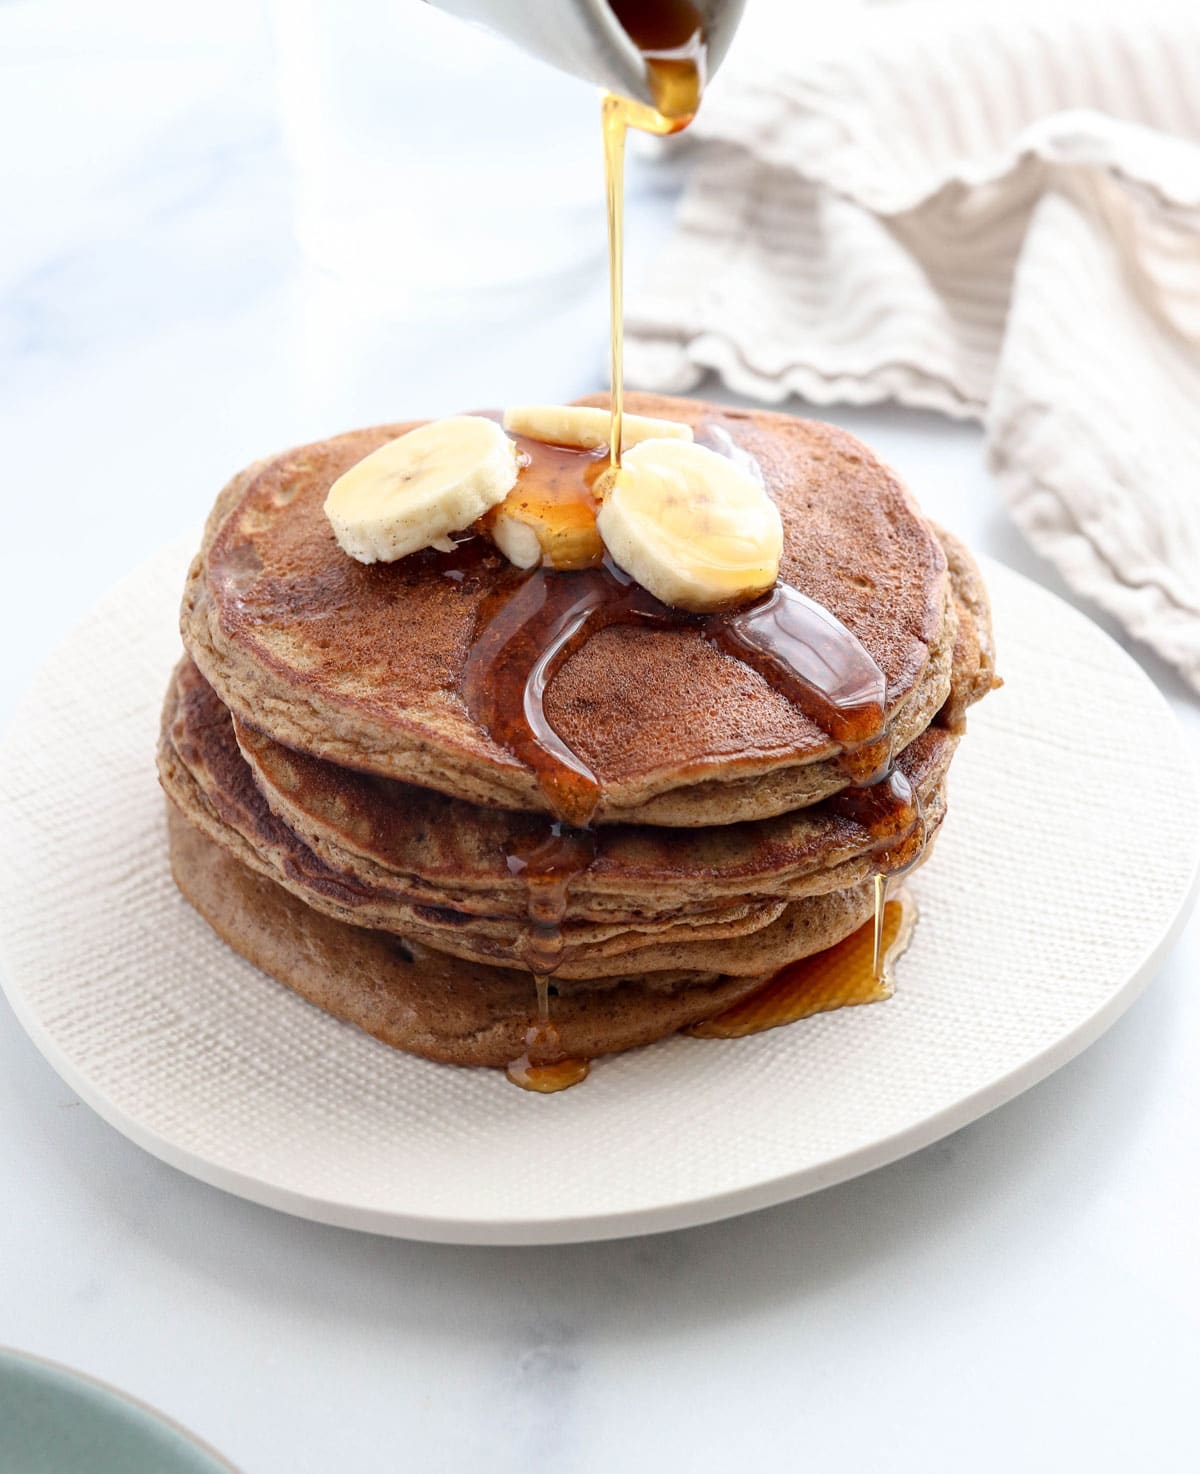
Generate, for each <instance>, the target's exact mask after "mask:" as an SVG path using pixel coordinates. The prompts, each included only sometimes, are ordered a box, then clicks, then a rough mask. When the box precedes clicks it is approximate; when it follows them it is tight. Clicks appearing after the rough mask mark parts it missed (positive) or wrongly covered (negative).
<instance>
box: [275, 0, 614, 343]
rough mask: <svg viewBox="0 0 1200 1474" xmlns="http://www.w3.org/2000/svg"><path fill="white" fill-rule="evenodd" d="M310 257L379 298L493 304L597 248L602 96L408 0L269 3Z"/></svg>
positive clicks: (423, 305)
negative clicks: (599, 100) (386, 0)
mask: <svg viewBox="0 0 1200 1474" xmlns="http://www.w3.org/2000/svg"><path fill="white" fill-rule="evenodd" d="M272 14H273V23H274V30H275V42H276V54H277V61H278V76H279V89H280V105H281V122H282V129H283V136H284V140H285V145H286V147H287V150H288V153H289V156H290V161H291V164H292V168H293V171H294V189H295V219H296V228H297V234H298V237H299V241H300V245H301V248H302V249H303V251H304V252H305V254H306V256H307V257H308V258H309V260H310V261H311V262H312V263H313V264H315V265H316V266H318V267H319V268H321V269H322V270H323V271H326V272H329V273H331V274H332V275H333V276H334V277H336V278H337V279H338V280H339V281H340V282H341V283H342V284H343V285H344V286H346V287H348V288H349V289H351V290H352V291H353V292H354V293H356V294H361V296H362V297H363V298H364V299H367V300H370V302H371V303H372V305H373V306H374V307H375V308H376V309H386V310H394V311H397V312H400V313H402V314H403V315H404V316H406V317H412V316H416V317H422V316H428V315H434V314H442V313H444V312H445V311H446V310H447V309H448V308H454V307H457V306H461V307H462V308H464V309H466V310H470V311H476V312H483V313H485V314H486V315H489V316H490V315H495V313H497V312H503V311H506V310H509V309H510V308H511V306H512V305H513V299H514V298H519V296H520V295H521V293H522V290H528V289H531V288H533V287H535V286H539V287H542V288H544V287H545V286H546V285H547V284H548V283H551V282H565V281H567V280H569V279H570V278H571V277H573V276H575V275H578V274H580V273H583V272H590V271H594V270H595V269H596V266H597V262H598V261H599V260H600V259H601V258H602V257H603V254H604V250H605V234H604V218H603V195H602V189H601V186H600V178H601V175H600V167H601V165H600V130H599V102H598V98H597V96H596V94H595V92H593V91H592V89H590V88H589V87H587V86H586V85H584V84H581V83H580V82H578V81H576V80H574V79H572V78H570V77H567V76H564V75H562V74H561V73H559V72H557V71H555V70H554V69H553V68H551V67H549V66H546V65H544V64H543V63H540V62H537V61H534V60H532V59H530V58H529V57H527V56H525V55H524V54H522V53H521V52H519V51H518V50H517V49H516V48H515V47H513V46H511V45H509V44H508V43H506V42H504V41H502V40H500V39H498V38H496V37H494V36H491V35H489V34H487V33H486V32H484V31H482V30H480V29H478V28H476V27H474V26H469V25H466V24H464V23H463V22H462V21H460V20H457V19H455V18H453V17H451V16H448V15H445V14H443V13H442V12H440V11H436V10H434V9H432V8H431V7H430V6H428V5H424V4H421V3H418V0H388V3H382V4H381V3H374V0H352V3H341V4H339V3H337V0H275V3H274V6H273V12H272Z"/></svg>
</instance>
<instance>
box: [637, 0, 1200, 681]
mask: <svg viewBox="0 0 1200 1474" xmlns="http://www.w3.org/2000/svg"><path fill="white" fill-rule="evenodd" d="M750 9H751V14H752V13H753V0H752V3H751V7H750ZM799 11H800V13H801V16H803V15H804V14H805V13H807V14H809V15H811V14H812V13H813V12H812V11H811V9H810V8H809V7H799ZM789 34H790V38H791V39H790V40H787V41H786V42H785V41H784V38H783V37H782V36H781V34H780V31H779V29H778V28H777V27H773V26H768V27H766V28H765V29H764V31H763V33H762V34H761V35H757V36H755V35H753V34H748V35H747V37H746V41H745V44H741V43H739V46H738V48H737V49H736V50H735V52H734V54H733V55H732V56H731V58H730V61H729V64H728V69H727V71H726V72H725V73H723V74H722V75H721V76H719V77H718V78H717V80H716V82H715V83H714V85H713V88H712V90H711V96H710V99H709V102H708V104H707V105H706V108H705V111H704V112H702V113H701V116H700V119H699V120H698V122H697V124H696V129H695V131H696V132H697V134H698V135H699V136H700V138H701V139H702V143H701V144H700V145H699V147H698V151H697V154H696V157H695V160H694V165H693V169H692V172H691V174H690V176H689V182H688V186H687V189H686V191H685V194H684V198H683V201H682V207H681V211H680V215H679V219H678V222H677V227H676V231H675V234H674V236H673V237H672V239H671V240H670V242H669V243H668V246H667V248H666V249H665V251H664V254H663V257H662V259H661V261H660V263H659V266H658V269H656V271H655V273H654V275H653V277H652V280H651V284H650V286H649V289H648V290H647V292H646V293H645V295H644V296H643V299H642V300H641V301H640V302H639V303H635V304H634V309H633V311H632V312H631V313H630V317H629V320H628V325H627V328H626V334H627V337H626V343H627V348H626V367H627V372H628V376H629V379H630V381H631V382H635V383H638V384H640V385H642V386H644V387H647V388H655V389H662V390H675V391H678V390H686V389H690V388H692V387H694V386H695V385H696V384H698V383H699V382H700V380H701V379H702V378H703V377H704V376H705V375H706V374H707V373H708V372H710V371H712V372H715V373H716V374H717V375H719V377H720V378H721V379H722V380H723V381H724V382H725V383H726V384H727V385H728V387H729V388H731V389H733V390H734V391H736V392H738V393H741V394H745V395H748V396H751V397H754V398H757V399H763V400H767V401H770V402H779V401H781V400H783V399H785V398H786V397H788V396H789V395H791V394H798V395H801V396H803V397H804V398H806V399H808V400H812V401H815V402H817V403H831V402H833V401H839V400H840V401H848V402H850V403H854V404H865V403H872V402H876V401H879V400H884V399H895V400H898V401H900V402H901V403H904V404H908V405H915V406H924V407H927V408H933V409H936V410H940V411H943V412H944V413H946V414H948V415H954V416H959V417H971V418H975V419H978V420H981V421H982V422H983V425H984V427H985V430H986V437H987V445H988V454H989V458H990V463H991V465H992V467H993V468H994V470H995V472H996V476H997V481H998V484H999V486H1000V488H1001V492H1002V495H1003V496H1004V498H1005V500H1006V502H1007V504H1008V506H1009V508H1010V509H1011V512H1012V515H1013V517H1014V518H1015V520H1016V522H1017V523H1018V524H1019V526H1020V527H1021V528H1022V529H1023V530H1024V532H1025V534H1026V535H1027V536H1028V538H1029V540H1030V541H1031V543H1032V544H1033V545H1034V546H1035V547H1036V548H1037V549H1038V550H1039V551H1040V552H1041V553H1043V554H1044V555H1046V556H1047V557H1048V558H1050V559H1051V560H1052V561H1053V562H1054V563H1055V564H1056V565H1057V566H1058V568H1059V569H1060V570H1061V572H1062V574H1063V575H1064V577H1065V578H1066V579H1067V581H1068V582H1069V583H1070V585H1071V586H1072V587H1073V588H1074V589H1075V590H1076V591H1078V592H1079V593H1080V594H1082V595H1084V596H1086V597H1088V598H1091V599H1093V600H1094V601H1095V602H1096V603H1097V604H1098V605H1100V606H1102V607H1103V608H1105V609H1107V610H1109V611H1110V612H1111V613H1112V614H1114V615H1115V616H1116V617H1117V618H1118V619H1119V620H1120V621H1121V622H1122V623H1123V624H1124V625H1125V627H1126V628H1127V629H1128V630H1129V631H1130V632H1131V633H1133V634H1134V635H1136V636H1138V637H1140V638H1141V639H1142V640H1144V641H1146V643H1147V644H1149V645H1150V646H1152V647H1153V648H1154V649H1155V650H1156V651H1158V652H1159V653H1160V654H1161V655H1162V656H1163V657H1164V658H1166V659H1167V660H1168V661H1170V662H1172V663H1173V664H1174V665H1175V666H1177V667H1178V668H1179V670H1180V671H1181V672H1182V673H1183V674H1184V676H1185V677H1186V678H1187V679H1188V680H1189V681H1190V682H1191V683H1192V684H1193V685H1194V686H1196V687H1197V688H1198V689H1200V3H1197V0H1190V3H1188V4H1175V3H1161V4H1154V3H1142V4H1134V3H1129V4H1124V5H1120V6H1106V5H1103V4H1097V3H1095V0H1090V3H1087V4H1080V3H1076V0H1070V3H1066V4H1064V3H1054V0H1046V3H1043V4H1039V5H1032V6H1030V5H1021V4H1015V5H1005V6H1000V7H993V6H988V7H981V8H980V9H978V10H976V9H973V8H972V7H969V6H963V5H962V4H957V3H928V4H914V5H907V6H902V7H900V8H898V9H895V8H889V9H887V10H883V11H879V10H870V11H856V12H854V13H853V14H852V15H850V16H849V17H848V18H847V19H846V21H845V23H844V24H843V23H839V24H837V25H836V26H834V27H833V28H832V29H826V30H825V31H824V32H823V33H821V34H820V35H819V36H818V35H815V34H814V33H813V32H812V31H811V29H810V28H809V27H808V26H806V25H805V24H803V23H800V24H796V25H793V26H792V27H791V29H790V33H789Z"/></svg>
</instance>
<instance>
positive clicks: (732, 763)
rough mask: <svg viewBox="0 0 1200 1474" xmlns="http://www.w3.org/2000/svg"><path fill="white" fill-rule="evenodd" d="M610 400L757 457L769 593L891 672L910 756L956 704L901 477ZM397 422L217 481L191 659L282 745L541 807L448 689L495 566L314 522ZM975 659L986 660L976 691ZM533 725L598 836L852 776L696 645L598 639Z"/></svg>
mask: <svg viewBox="0 0 1200 1474" xmlns="http://www.w3.org/2000/svg"><path fill="white" fill-rule="evenodd" d="M587 402H591V403H597V402H603V400H602V399H598V398H594V399H592V400H591V401H587ZM628 408H629V410H630V411H631V412H634V413H638V414H650V415H659V416H664V417H667V418H673V419H679V420H685V421H687V422H688V423H690V424H692V425H693V426H701V425H703V424H705V423H709V424H716V425H720V426H723V427H724V428H725V429H726V430H727V431H728V433H729V434H730V435H731V436H732V437H733V439H734V440H735V441H736V442H737V443H738V444H739V445H740V446H741V447H742V448H744V449H745V450H746V451H748V452H749V453H750V454H751V455H753V456H754V457H755V458H756V459H757V460H758V462H759V464H760V465H761V467H762V470H763V473H764V476H765V479H766V484H767V488H768V490H769V492H770V493H771V495H772V496H773V497H774V499H775V500H776V502H777V503H778V505H779V508H780V511H781V514H782V518H783V524H784V554H783V560H782V565H781V569H780V577H781V579H783V580H784V581H785V582H787V583H789V584H791V585H792V586H793V587H795V588H797V589H798V590H800V591H801V592H802V593H804V594H807V595H808V596H810V597H811V598H813V599H815V600H816V601H817V602H819V603H821V604H823V605H824V606H825V607H826V608H828V609H829V610H831V611H832V612H833V613H834V614H835V615H836V616H837V617H838V618H839V619H840V620H841V621H842V622H843V623H844V624H845V625H846V626H847V627H848V628H849V629H850V630H851V631H852V632H853V633H854V634H855V635H856V636H857V637H858V638H859V640H861V641H862V643H863V645H865V647H866V648H867V650H868V651H869V652H870V654H871V655H872V656H873V658H874V659H875V661H876V662H877V663H878V665H879V666H880V667H881V669H882V670H883V672H884V674H885V676H886V678H887V690H888V700H887V721H888V726H889V730H890V731H891V735H892V740H893V743H894V745H895V746H896V747H897V748H899V747H901V746H903V745H906V744H907V742H909V741H910V740H911V739H912V738H913V737H914V736H916V734H917V733H918V732H919V731H921V730H923V729H924V727H925V726H927V725H928V724H929V722H930V721H931V720H932V718H933V717H934V716H935V715H936V713H937V711H938V710H939V709H940V708H941V707H942V706H943V705H944V704H945V703H946V701H947V698H948V697H950V696H951V694H952V693H951V668H952V661H953V657H954V647H955V642H956V640H957V639H959V628H958V624H959V617H958V612H957V608H956V604H955V601H954V599H953V598H952V596H951V589H950V582H949V579H948V576H947V561H946V556H945V554H944V552H943V548H942V546H941V543H940V542H939V539H938V537H937V535H936V534H935V531H934V529H933V528H932V527H931V526H930V524H929V523H928V522H927V521H925V519H924V518H922V517H921V515H920V513H919V512H918V510H917V508H916V506H915V504H914V503H913V501H912V499H911V497H910V496H909V495H908V493H907V491H906V490H905V489H904V487H903V486H902V485H901V484H900V482H899V481H898V480H897V479H896V477H895V476H894V475H893V474H892V473H891V472H890V471H889V470H888V469H887V468H886V467H885V466H883V465H882V464H881V463H880V462H879V461H878V460H877V459H876V458H875V457H874V456H873V455H872V454H871V452H870V451H869V450H868V449H867V448H866V447H865V446H864V445H863V444H862V443H861V442H859V441H858V440H856V439H855V438H854V437H853V436H851V435H848V434H846V433H845V432H844V431H841V430H839V429H837V428H835V427H833V426H830V425H825V424H821V423H818V422H814V421H806V420H799V419H796V418H793V417H791V416H787V415H779V414H770V413H766V412H761V411H753V412H752V411H743V410H727V409H722V408H720V407H718V406H714V405H706V404H703V403H699V402H696V401H691V400H675V399H665V398H659V397H655V396H646V395H631V396H630V397H629V404H628ZM411 428H413V426H412V425H403V424H401V425H389V426H383V427H379V428H377V429H372V430H362V431H355V432H352V433H350V434H347V435H342V436H338V437H336V438H334V439H332V440H327V441H321V442H318V443H316V444H314V445H309V446H305V447H302V448H300V449H298V450H294V451H290V452H288V453H286V454H284V455H281V456H277V457H275V458H274V459H272V460H269V461H265V462H260V463H259V464H257V465H256V466H253V467H251V468H250V469H249V470H247V471H245V472H243V473H242V474H241V475H240V476H238V477H237V478H235V480H234V481H233V482H231V483H230V485H229V486H228V487H226V489H225V490H224V492H223V493H222V494H221V497H220V498H219V500H218V502H217V505H216V507H215V508H214V511H213V513H212V516H211V517H210V519H209V523H208V527H207V529H206V533H205V539H204V544H203V547H202V549H201V552H200V554H199V556H198V557H197V558H196V560H195V561H194V563H193V566H192V569H191V572H190V575H189V580H188V586H187V589H186V592H185V596H184V604H183V611H182V628H183V635H184V641H185V644H186V645H187V648H188V650H189V652H190V654H191V655H192V658H193V659H194V660H195V662H196V664H197V665H198V666H199V667H200V669H201V671H202V672H203V674H204V675H205V677H206V678H207V680H208V681H209V682H210V683H211V684H212V685H213V687H214V688H215V689H216V691H217V692H218V694H219V695H220V697H221V699H222V700H223V701H224V702H225V703H226V705H228V706H229V707H230V709H231V710H232V711H233V712H235V713H236V714H237V715H239V716H241V717H243V718H245V719H247V720H248V721H250V722H251V723H253V725H254V726H255V727H257V728H259V729H260V730H262V731H265V732H266V733H267V734H269V735H270V736H271V737H272V738H274V739H275V740H277V741H279V742H282V743H284V744H286V745H289V746H292V747H295V748H297V749H299V750H300V751H304V752H308V753H311V754H313V755H315V756H318V757H322V758H326V759H329V760H330V761H333V762H336V763H339V764H342V765H344V766H347V767H351V768H356V769H359V770H361V771H364V772H373V773H378V774H381V775H383V776H386V777H391V778H399V779H402V780H404V781H406V782H409V783H415V784H420V785H424V786H426V787H430V788H434V789H438V790H440V791H442V792H445V793H448V794H451V795H453V796H456V797H462V798H467V799H471V800H473V801H476V802H479V803H484V804H491V805H493V806H496V807H504V808H512V809H534V810H537V809H542V810H545V809H546V808H547V807H548V803H547V801H546V799H545V797H544V796H543V794H542V791H541V789H540V787H539V785H538V783H537V780H536V777H535V775H534V774H533V773H532V772H531V771H530V770H529V769H527V768H526V767H525V766H524V765H523V764H522V763H520V762H519V761H518V760H517V759H516V758H515V757H514V756H513V755H512V754H510V753H509V752H508V751H506V750H505V749H504V748H503V747H502V746H500V745H498V744H497V743H496V742H494V741H493V740H492V739H491V737H490V736H489V735H488V733H487V732H486V731H484V730H483V729H482V728H481V727H480V726H478V725H477V724H476V723H475V722H474V721H473V720H472V719H471V717H470V715H469V714H468V712H467V709H466V707H465V704H464V702H463V698H462V696H461V694H460V683H461V677H462V672H463V667H464V663H465V661H466V658H467V655H468V652H469V651H470V648H471V644H472V640H473V637H474V635H475V630H476V621H477V616H478V613H479V610H480V606H481V604H482V602H483V600H484V598H485V596H486V595H487V593H488V592H489V590H492V589H494V588H495V587H496V585H497V583H498V582H499V581H500V580H502V579H504V578H511V577H512V576H513V575H512V570H511V568H510V566H509V565H508V564H507V563H506V561H505V560H504V559H503V557H502V556H501V555H500V554H499V553H494V554H489V555H487V556H485V557H483V558H482V559H481V560H479V561H477V562H476V563H475V564H474V565H473V566H472V568H471V570H470V574H469V576H467V577H465V578H459V579H457V580H453V579H450V578H447V577H446V576H445V573H444V568H445V559H444V558H443V556H442V555H439V554H435V553H421V554H416V555H413V556H411V557H409V558H405V559H402V560H400V561H399V562H396V563H391V564H375V565H370V566H364V565H362V564H359V563H356V562H355V561H354V560H353V559H351V558H350V557H348V556H347V555H346V554H345V553H343V552H342V550H341V549H340V548H339V547H338V545H337V543H336V542H335V541H334V537H333V533H332V531H331V529H330V527H329V524H328V522H327V521H326V518H325V516H324V513H323V510H322V504H323V502H324V500H325V496H326V493H327V491H328V489H329V487H330V485H331V484H332V482H333V481H334V480H335V479H336V477H338V476H339V475H340V474H341V473H342V472H343V471H345V470H346V469H347V468H348V467H349V466H351V465H352V464H354V463H355V462H356V461H358V460H359V459H361V458H362V457H363V456H365V455H367V454H368V453H369V452H370V451H372V450H374V449H375V448H376V447H377V446H379V445H381V444H382V443H384V442H385V441H386V440H389V439H391V438H392V437H394V436H396V435H399V434H402V433H404V431H406V430H408V429H411ZM562 576H563V577H569V576H570V575H562ZM976 645H977V646H978V645H979V641H978V639H976ZM960 646H961V642H960ZM980 648H982V647H980ZM960 660H961V650H960ZM981 666H982V656H980V657H978V658H977V659H976V670H975V671H973V672H971V673H970V677H971V679H975V678H976V677H977V675H978V670H979V669H980V668H981ZM988 678H989V680H990V672H989V675H988ZM972 694H973V693H972ZM966 699H969V697H968V698H966ZM959 704H960V705H961V704H962V700H961V698H960V703H959ZM546 711H547V715H548V717H549V719H550V721H551V723H552V725H553V727H554V729H555V730H556V731H557V732H558V733H559V735H560V736H561V737H562V738H563V739H564V740H565V742H566V743H567V744H568V745H569V746H570V747H571V748H572V749H573V750H574V751H576V752H577V753H578V754H579V755H580V756H581V757H582V758H583V760H584V761H585V762H586V763H587V764H588V765H589V767H591V769H592V770H593V771H594V772H595V774H596V776H597V778H598V779H599V781H600V784H601V789H602V799H601V804H600V808H599V810H598V813H597V818H598V819H600V820H601V821H615V820H637V821H642V822H649V823H660V824H685V825H692V824H711V823H727V822H732V821H734V820H740V819H747V818H758V817H766V816H769V815H771V814H776V813H781V812H784V811H786V810H788V809H790V808H794V807H797V806H798V805H801V804H806V803H810V802H814V801H816V800H817V799H819V798H822V797H824V796H825V795H827V794H828V793H830V792H833V791H835V790H836V789H838V788H840V787H841V786H842V785H843V784H844V783H845V781H846V777H845V773H844V771H843V769H842V767H841V766H840V765H839V762H838V758H839V754H840V749H839V747H838V745H837V744H836V743H835V742H833V741H832V740H831V739H830V738H829V737H828V736H827V735H826V734H825V733H824V732H823V731H822V730H821V729H820V728H819V727H818V726H817V725H816V724H815V723H814V722H813V721H811V720H810V719H809V718H808V717H806V716H805V715H804V714H803V713H802V712H800V711H799V710H798V709H797V708H796V707H795V706H794V705H793V704H792V703H791V702H790V701H788V700H787V699H786V698H785V697H784V696H782V695H780V694H778V693H777V692H775V691H774V690H773V689H772V688H771V686H770V685H769V684H768V683H767V682H766V681H765V680H764V679H763V678H762V677H761V676H759V675H758V674H756V673H755V672H754V671H752V670H750V669H749V668H748V667H747V666H745V665H744V664H742V663H741V662H740V661H738V660H736V659H734V658H732V657H730V656H728V655H725V654H722V653H720V652H719V651H717V650H716V649H714V648H713V647H712V646H711V645H710V644H709V643H708V642H706V641H705V639H704V638H703V636H702V635H701V634H700V633H699V632H697V631H696V630H694V629H633V628H628V627H620V628H612V629H608V630H604V631H602V632H601V633H600V634H598V635H597V636H596V637H595V638H593V639H592V640H591V641H589V642H588V643H587V644H586V645H584V646H583V648H582V649H580V650H579V651H578V652H577V653H576V654H575V655H574V656H573V657H572V658H571V659H570V660H569V661H568V662H567V664H566V665H565V666H564V667H563V668H562V670H561V671H560V672H559V673H558V675H557V676H556V677H555V679H554V681H553V683H552V685H551V688H550V691H549V693H548V697H547V702H546Z"/></svg>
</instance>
